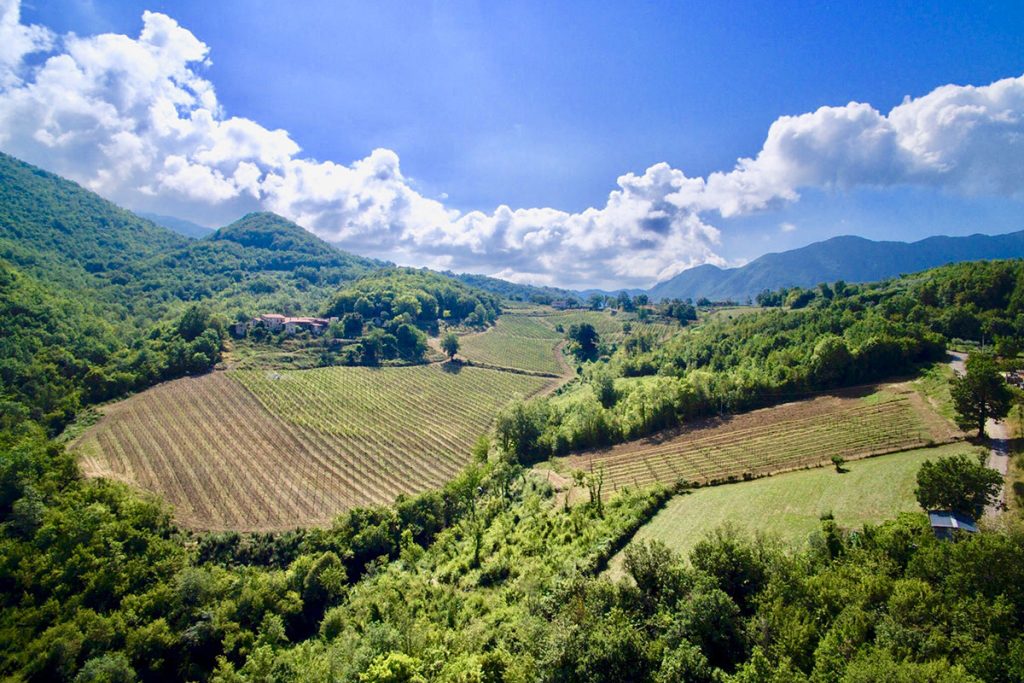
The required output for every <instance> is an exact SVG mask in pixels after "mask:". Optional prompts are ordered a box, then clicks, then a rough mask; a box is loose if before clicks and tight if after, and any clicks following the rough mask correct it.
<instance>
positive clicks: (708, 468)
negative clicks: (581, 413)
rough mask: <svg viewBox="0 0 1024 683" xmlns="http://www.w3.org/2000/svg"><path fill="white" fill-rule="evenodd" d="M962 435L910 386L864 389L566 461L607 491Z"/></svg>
mask: <svg viewBox="0 0 1024 683" xmlns="http://www.w3.org/2000/svg"><path fill="white" fill-rule="evenodd" d="M959 436H960V434H959V432H958V431H957V430H956V429H955V428H954V427H952V425H950V424H949V423H948V421H946V420H945V419H944V418H942V417H940V416H939V415H937V414H936V413H935V412H934V410H932V409H931V408H930V406H928V405H927V403H926V402H925V401H924V400H923V399H922V398H921V397H920V396H919V394H918V393H917V392H916V391H914V390H913V389H912V388H910V387H909V386H908V385H906V384H890V385H886V386H884V387H859V388H854V389H849V390H844V391H838V392H835V393H832V394H829V395H825V396H819V397H817V398H813V399H808V400H803V401H796V402H793V403H787V404H784V405H780V406H775V407H771V408H764V409H761V410H754V411H751V412H749V413H743V414H739V415H733V416H728V417H724V418H716V419H711V420H705V421H702V422H700V423H697V424H691V425H688V426H687V427H685V428H682V429H675V430H670V431H667V432H663V433H661V434H658V435H656V436H653V437H648V438H644V439H638V440H635V441H630V442H627V443H624V444H620V445H618V446H614V447H612V448H608V449H603V450H595V451H590V452H587V453H581V454H577V455H573V456H569V457H567V458H563V459H559V460H558V461H557V465H558V466H559V469H562V468H565V467H568V468H569V469H582V470H585V471H596V470H599V469H603V470H604V482H605V483H604V492H605V493H606V494H607V495H611V494H613V493H614V492H615V491H617V490H619V489H621V488H622V487H624V486H645V485H650V484H654V483H661V484H666V485H673V484H676V483H677V482H680V481H686V482H690V483H698V484H707V483H710V482H714V481H723V480H728V479H729V478H736V479H743V478H753V477H760V476H765V475H769V474H776V473H779V472H784V471H788V470H794V469H801V468H806V467H817V466H821V465H823V464H830V463H831V458H832V456H833V455H839V456H841V457H843V458H845V459H846V460H855V459H857V458H864V457H869V456H873V455H880V454H883V453H893V452H896V451H902V450H907V449H911V448H920V447H923V446H928V445H933V444H938V443H947V442H949V441H953V440H955V439H957V438H959Z"/></svg>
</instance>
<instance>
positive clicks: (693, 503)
mask: <svg viewBox="0 0 1024 683" xmlns="http://www.w3.org/2000/svg"><path fill="white" fill-rule="evenodd" d="M974 453H976V449H974V448H973V447H971V446H969V445H967V444H963V443H958V444H949V445H946V446H940V447H938V448H923V449H920V450H914V451H907V452H902V453H893V454H891V455H883V456H881V457H878V458H869V459H866V460H859V461H857V462H854V463H851V464H849V465H847V466H846V469H847V471H846V472H844V473H843V474H837V473H836V471H835V470H834V469H832V468H831V467H829V468H816V469H813V470H803V471H799V472H789V473H786V474H782V475H779V476H777V477H766V478H764V479H758V480H756V481H750V482H742V483H739V484H735V485H733V486H714V487H709V488H703V489H697V490H696V491H692V492H690V493H688V494H687V495H683V496H676V497H675V498H673V499H672V500H671V501H669V503H668V504H667V505H666V506H665V507H664V509H662V510H661V512H659V513H658V514H657V515H655V516H654V517H653V518H652V519H651V521H650V522H648V523H647V524H646V525H644V526H643V527H641V529H640V531H638V532H637V534H636V536H635V537H634V539H635V540H652V539H656V540H659V541H661V542H663V543H665V544H666V545H668V546H669V547H670V548H672V549H673V550H676V551H677V552H680V553H682V554H684V555H685V554H688V553H689V552H690V551H691V550H692V549H693V546H694V545H696V544H697V542H699V541H700V540H701V539H703V538H704V537H705V535H706V534H708V533H709V532H711V531H713V530H714V529H716V528H718V527H721V526H722V525H725V524H731V525H735V526H738V527H741V528H746V529H749V530H750V531H752V532H760V533H768V534H771V535H772V536H775V537H776V538H778V539H780V540H781V541H782V542H783V543H784V544H785V545H786V546H790V547H800V546H803V545H805V544H806V543H807V541H808V538H809V537H810V536H811V534H813V533H814V532H815V531H817V530H819V529H820V528H821V516H822V515H823V514H825V513H832V515H833V518H834V519H835V521H836V523H837V524H838V525H839V526H841V527H842V528H844V529H859V528H861V527H863V526H864V525H865V524H870V523H877V522H880V521H882V520H886V519H891V518H892V517H895V516H896V515H897V514H898V513H900V512H913V511H916V510H919V509H920V507H919V506H918V503H917V500H916V499H915V497H914V488H915V486H916V483H917V482H916V477H917V471H918V469H919V468H920V467H921V464H922V463H924V462H925V461H926V460H937V459H939V458H943V457H949V456H951V455H958V454H967V455H971V454H974ZM765 510H771V511H772V514H770V515H766V514H764V511H765ZM623 559H624V553H619V554H618V555H617V556H616V557H615V559H614V560H613V561H612V567H613V570H612V571H613V573H618V572H619V571H620V570H621V564H622V560H623Z"/></svg>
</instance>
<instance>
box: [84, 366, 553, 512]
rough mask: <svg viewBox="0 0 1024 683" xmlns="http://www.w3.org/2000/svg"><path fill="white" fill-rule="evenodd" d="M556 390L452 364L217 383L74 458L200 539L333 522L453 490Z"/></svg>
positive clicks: (151, 402)
mask: <svg viewBox="0 0 1024 683" xmlns="http://www.w3.org/2000/svg"><path fill="white" fill-rule="evenodd" d="M550 382H551V380H548V379H545V378H540V377H531V376H527V375H517V374H512V373H505V372H498V371H494V370H486V369H481V368H461V369H460V370H459V371H458V372H448V371H446V370H445V369H444V368H443V366H440V365H431V366H417V367H406V368H381V369H372V368H350V367H344V368H343V367H335V368H322V369H316V370H298V371H285V372H273V371H237V372H230V373H214V374H210V375H206V376H204V377H200V378H186V379H180V380H176V381H173V382H168V383H166V384H163V385H160V386H158V387H155V388H153V389H151V390H149V391H146V392H143V393H142V394H138V395H136V396H134V397H132V398H129V399H127V400H125V401H122V402H120V403H118V404H115V405H113V406H111V407H110V408H108V409H107V411H106V415H105V417H104V418H103V419H102V420H101V421H100V422H99V423H98V424H97V425H96V426H94V427H92V428H90V429H89V430H87V431H86V432H85V433H84V434H83V435H82V436H81V437H80V438H79V439H78V440H77V441H76V442H75V443H74V444H73V446H72V448H73V449H74V450H75V451H76V452H77V453H78V454H79V456H80V459H81V463H82V467H83V470H84V471H85V472H86V474H87V475H89V476H103V477H108V478H112V479H118V480H121V481H125V482H128V483H131V484H134V485H137V486H139V487H141V488H143V489H146V490H149V491H152V492H155V493H158V494H160V495H161V496H163V497H164V498H165V499H166V500H167V501H168V502H170V503H171V504H172V505H173V506H174V508H175V516H176V517H177V519H178V520H179V521H180V522H181V523H182V524H184V525H186V526H189V527H192V528H198V529H235V530H257V529H260V530H270V529H284V528H293V527H297V526H302V525H309V524H323V523H327V522H329V521H330V520H331V519H332V518H333V517H334V516H336V515H337V514H338V513H340V512H343V511H344V510H347V509H350V508H352V507H355V506H363V505H370V504H377V503H390V502H392V501H393V500H394V498H395V496H397V495H398V494H400V493H415V492H419V491H423V490H426V489H429V488H433V487H437V486H440V485H441V484H443V483H444V482H445V481H446V480H448V479H449V478H450V477H451V476H452V475H454V474H455V473H456V472H458V471H459V470H460V469H461V468H462V467H463V466H465V464H466V463H467V462H468V459H469V457H470V451H471V448H472V445H473V443H474V441H475V440H476V438H477V437H479V436H480V435H481V434H483V433H485V432H486V431H487V429H488V428H489V426H490V424H491V421H492V420H493V418H494V415H495V414H496V413H497V411H498V410H499V409H500V408H501V406H503V405H504V404H505V403H506V402H508V401H509V400H511V399H512V398H513V397H515V396H517V395H518V396H528V395H532V394H534V393H536V392H538V391H540V390H541V389H543V388H544V387H546V386H547V385H548V384H549V383H550Z"/></svg>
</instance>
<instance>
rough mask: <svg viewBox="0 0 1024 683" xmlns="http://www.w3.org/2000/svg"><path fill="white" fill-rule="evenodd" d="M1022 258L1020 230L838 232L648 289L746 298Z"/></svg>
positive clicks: (671, 294)
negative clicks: (903, 236) (909, 238)
mask: <svg viewBox="0 0 1024 683" xmlns="http://www.w3.org/2000/svg"><path fill="white" fill-rule="evenodd" d="M1021 257H1024V230H1021V231H1017V232H1010V233H1004V234H1001V235H986V234H983V233H974V234H972V235H965V236H949V235H934V236H931V237H926V238H924V239H921V240H917V241H915V242H899V241H894V240H870V239H867V238H866V237H859V236H857V235H840V236H837V237H832V238H829V239H827V240H823V241H821V242H814V243H812V244H808V245H806V246H804V247H800V248H797V249H791V250H788V251H782V252H772V253H769V254H764V255H762V256H759V257H758V258H756V259H754V260H753V261H751V262H750V263H748V264H746V265H744V266H740V267H738V268H719V267H717V266H713V265H711V264H704V265H701V266H697V267H696V268H690V269H688V270H684V271H683V272H682V273H680V274H679V275H676V276H675V277H673V278H671V279H670V280H666V281H665V282H661V283H659V284H657V285H655V286H654V287H652V288H651V289H650V290H649V293H650V296H651V297H652V298H654V299H671V298H679V299H687V298H690V299H698V298H701V297H706V298H708V299H712V300H714V301H722V300H727V299H732V300H745V299H747V298H749V297H754V296H756V295H757V294H758V293H759V292H761V291H763V290H765V289H768V290H776V289H780V288H782V287H812V286H814V285H816V284H818V283H820V282H834V281H836V280H845V281H847V282H872V281H876V280H884V279H887V278H890V277H895V276H897V275H899V274H901V273H913V272H917V271H921V270H927V269H929V268H934V267H936V266H941V265H945V264H947V263H957V262H962V261H979V260H984V259H999V258H1021Z"/></svg>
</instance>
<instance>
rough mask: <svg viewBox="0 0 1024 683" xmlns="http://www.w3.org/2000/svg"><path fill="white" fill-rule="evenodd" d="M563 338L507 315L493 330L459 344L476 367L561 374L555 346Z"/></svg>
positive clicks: (535, 322) (550, 329) (534, 321)
mask: <svg viewBox="0 0 1024 683" xmlns="http://www.w3.org/2000/svg"><path fill="white" fill-rule="evenodd" d="M560 338H561V335H560V334H559V333H558V332H556V331H555V330H554V328H553V327H549V326H547V325H545V324H543V323H541V322H539V321H538V319H536V318H529V317H526V316H511V315H504V316H501V317H500V318H498V323H497V325H495V326H494V327H493V328H491V329H489V330H487V331H486V332H481V333H480V334H471V335H467V336H465V337H463V338H462V339H461V340H460V341H459V347H460V348H459V354H460V355H461V356H462V357H463V358H465V359H467V360H470V361H473V362H475V363H485V364H487V365H495V366H498V367H506V368H515V369H518V370H529V371H532V372H547V373H551V374H558V373H559V371H560V367H559V364H558V360H557V358H556V357H555V346H556V345H557V344H558V341H559V339H560Z"/></svg>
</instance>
